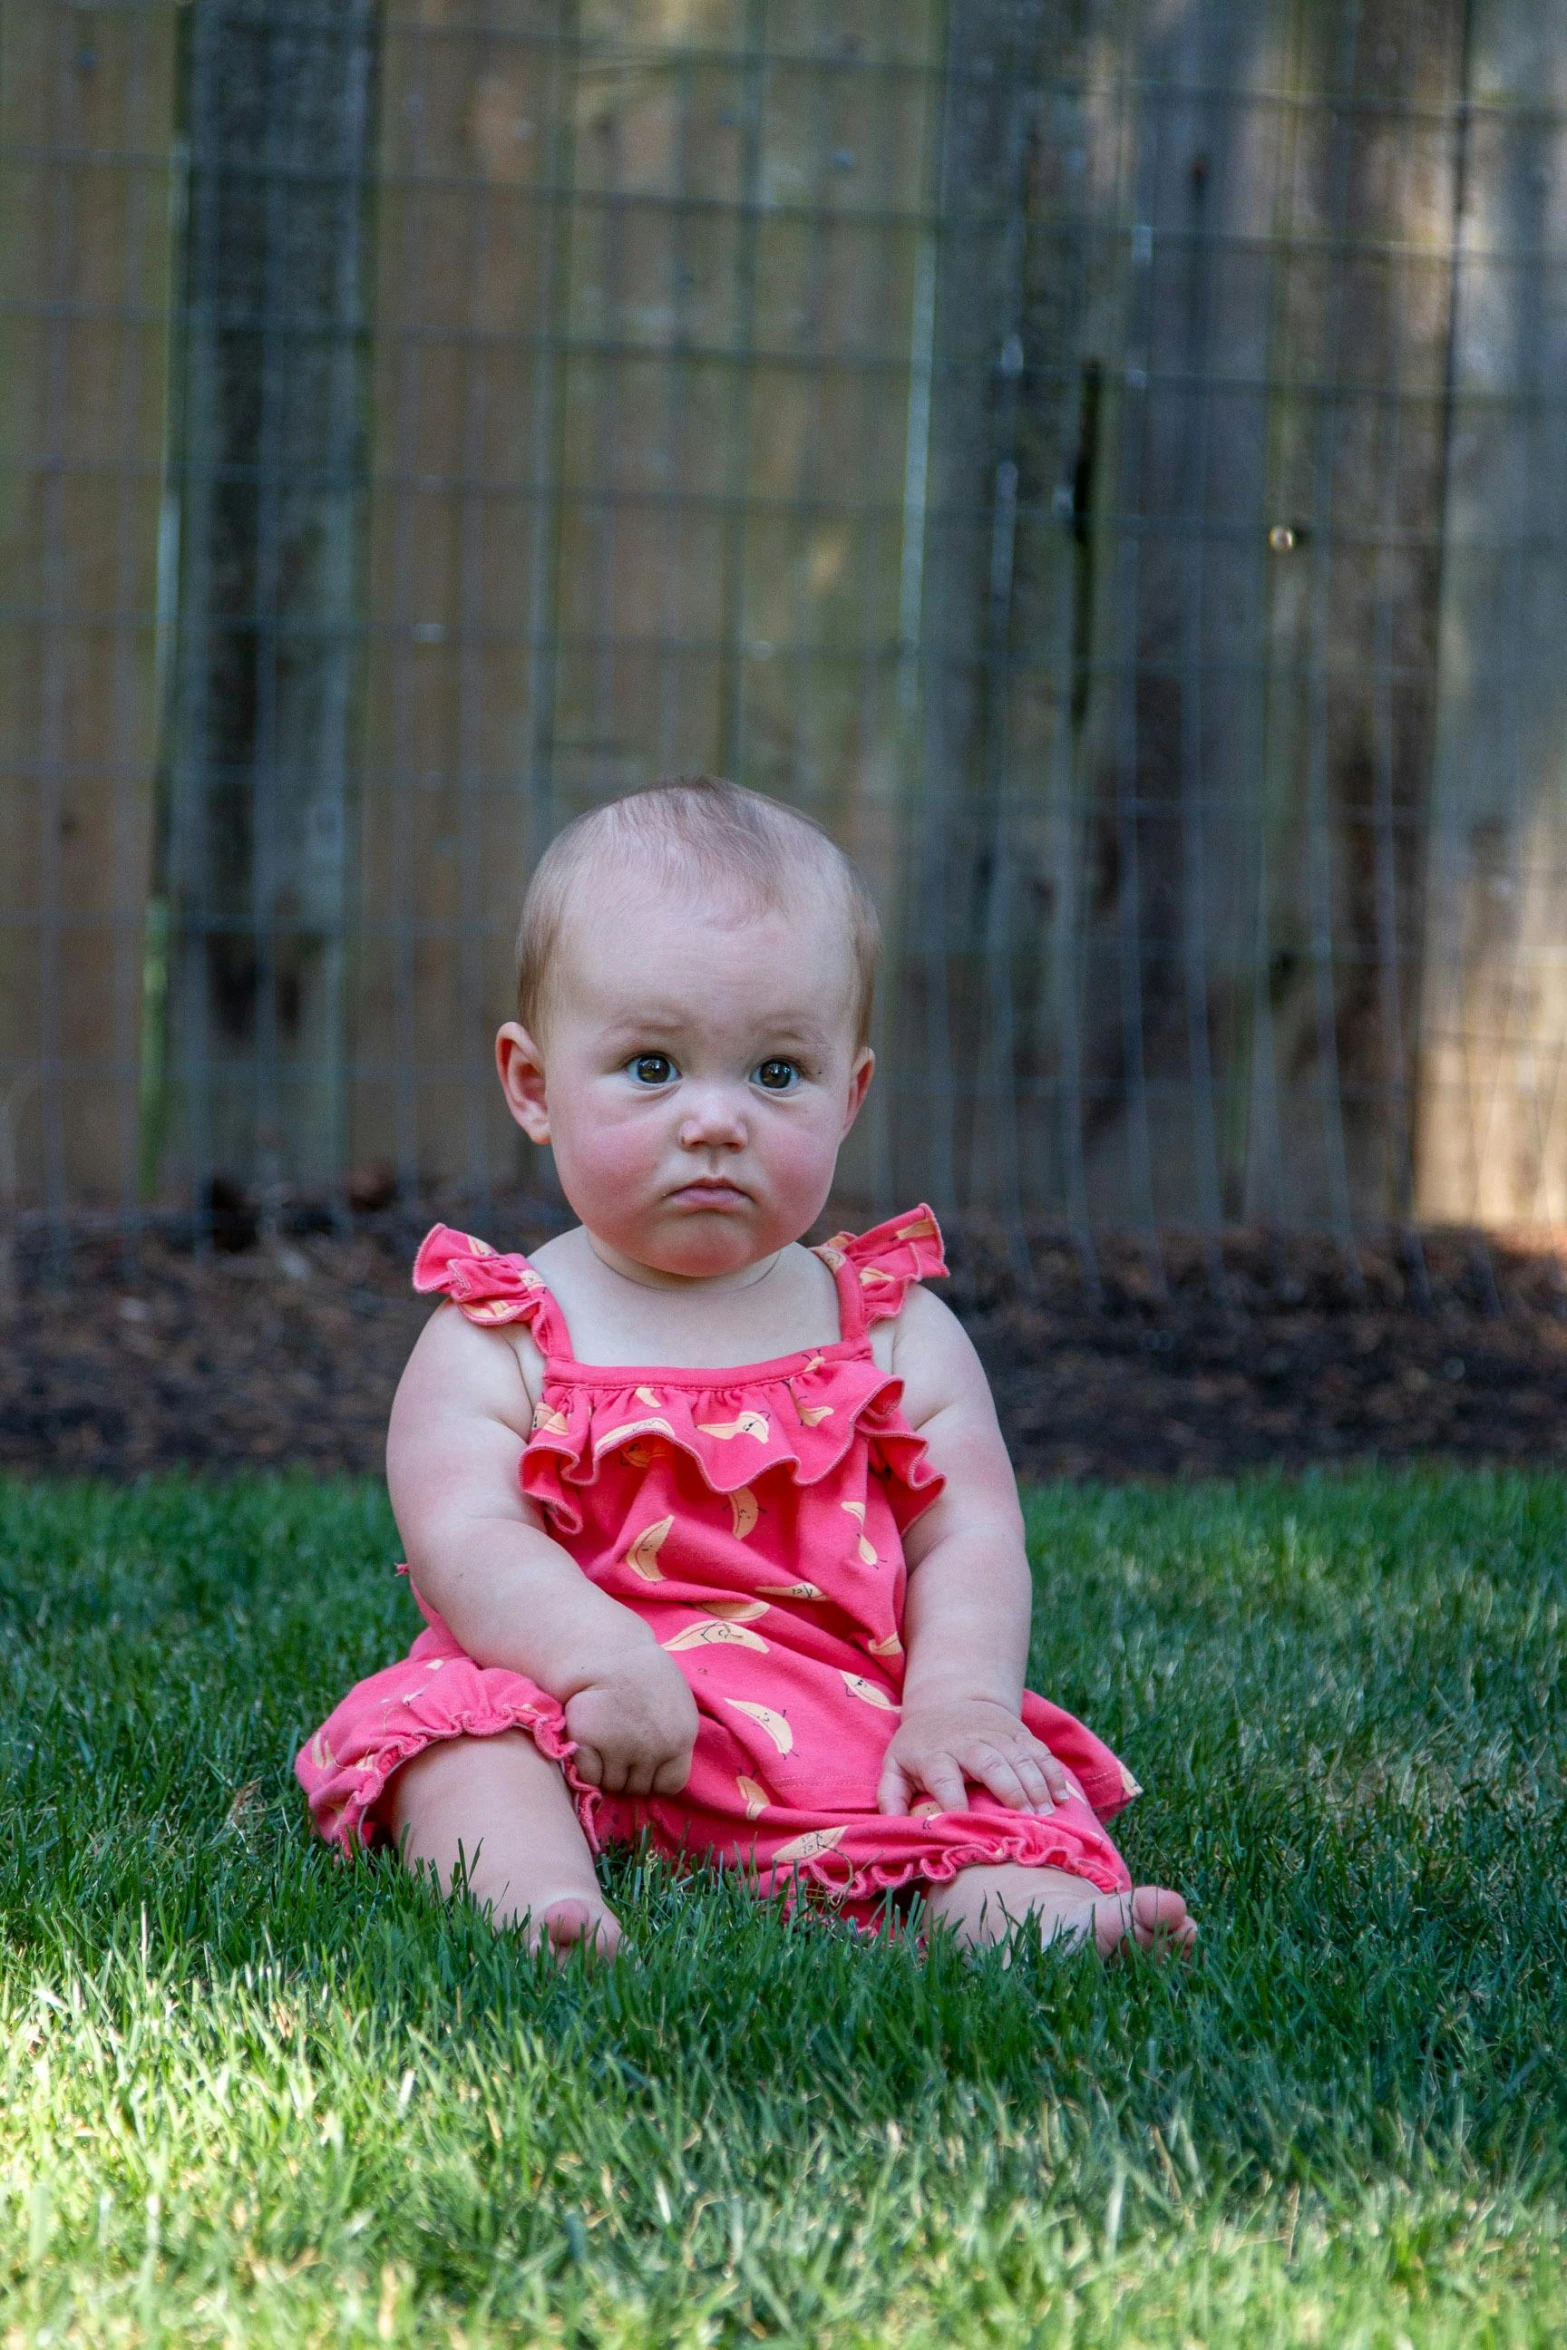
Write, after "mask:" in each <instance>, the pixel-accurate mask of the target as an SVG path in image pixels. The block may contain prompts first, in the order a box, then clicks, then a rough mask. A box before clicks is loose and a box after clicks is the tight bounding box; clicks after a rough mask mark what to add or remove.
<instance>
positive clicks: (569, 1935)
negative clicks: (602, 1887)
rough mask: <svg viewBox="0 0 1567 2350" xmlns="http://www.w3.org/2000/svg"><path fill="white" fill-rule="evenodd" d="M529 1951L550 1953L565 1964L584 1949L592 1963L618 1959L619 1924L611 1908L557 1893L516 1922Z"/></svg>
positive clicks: (596, 1901)
mask: <svg viewBox="0 0 1567 2350" xmlns="http://www.w3.org/2000/svg"><path fill="white" fill-rule="evenodd" d="M516 1922H517V1924H518V1925H520V1926H521V1927H522V1929H523V1931H524V1933H525V1935H526V1937H527V1943H528V1948H529V1949H530V1950H547V1951H548V1953H549V1955H550V1957H551V1958H553V1959H555V1960H557V1961H560V1962H564V1961H565V1960H566V1959H568V1958H570V1956H571V1955H572V1953H573V1951H575V1950H578V1949H581V1950H582V1951H583V1953H584V1955H585V1956H586V1957H587V1958H589V1959H593V1960H608V1959H612V1958H614V1957H615V1956H617V1954H618V1952H619V1950H620V1944H621V1939H622V1936H621V1926H620V1920H619V1918H617V1917H616V1915H615V1913H614V1911H613V1910H612V1909H611V1908H609V1906H608V1905H607V1904H606V1903H605V1902H603V1901H599V1900H597V1899H589V1898H586V1897H585V1896H583V1895H582V1894H580V1893H558V1894H556V1896H555V1898H554V1899H553V1900H551V1901H545V1902H541V1903H539V1904H538V1905H537V1906H536V1907H535V1908H533V1909H532V1910H531V1911H524V1912H523V1913H522V1915H521V1916H519V1917H518V1918H517V1921H516Z"/></svg>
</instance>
